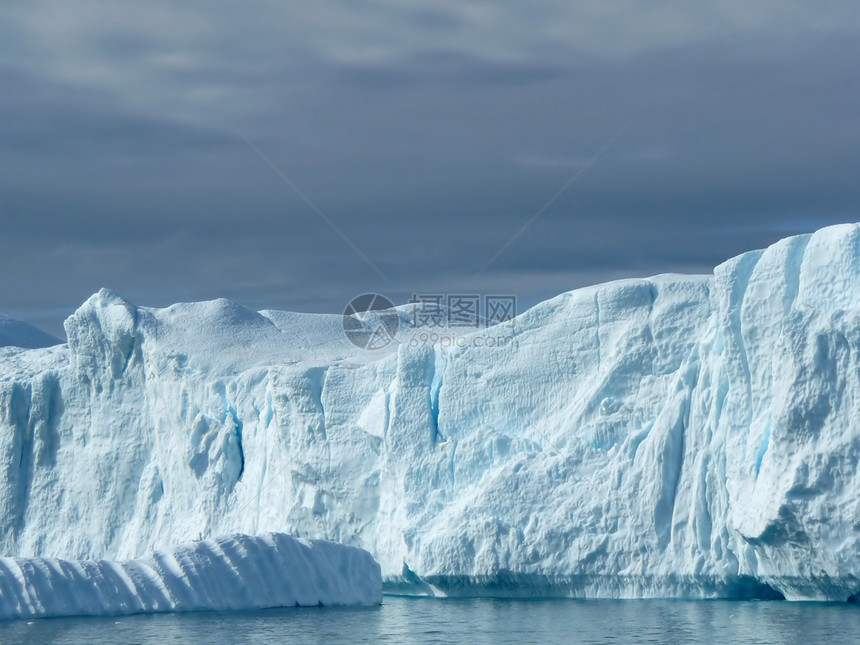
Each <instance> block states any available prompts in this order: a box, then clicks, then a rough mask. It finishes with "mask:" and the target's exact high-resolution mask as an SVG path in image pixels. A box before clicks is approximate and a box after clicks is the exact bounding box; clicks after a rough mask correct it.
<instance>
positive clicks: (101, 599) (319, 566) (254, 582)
mask: <svg viewBox="0 0 860 645" xmlns="http://www.w3.org/2000/svg"><path fill="white" fill-rule="evenodd" d="M381 601H382V578H381V577H380V573H379V565H378V564H377V563H376V562H375V561H374V560H373V558H372V557H371V556H370V554H369V553H367V551H362V550H360V549H355V548H352V547H345V546H342V545H338V544H332V543H330V542H305V541H302V540H296V539H293V538H291V537H290V536H288V535H283V534H280V533H272V534H269V535H260V536H255V537H251V536H247V535H234V536H229V537H222V538H218V539H212V540H202V541H198V542H195V543H193V544H189V545H187V546H183V547H179V548H176V549H173V550H171V551H165V552H156V553H153V554H151V555H150V556H148V557H146V558H143V559H139V560H129V561H126V562H111V561H109V560H100V561H68V560H56V559H45V558H0V619H9V618H31V617H39V618H46V617H56V616H103V615H118V614H135V613H144V612H145V613H152V612H165V611H195V610H201V609H205V610H235V609H268V608H272V607H294V606H296V607H298V606H302V607H307V606H311V605H314V606H315V605H324V606H332V605H378V604H379V603H380V602H381Z"/></svg>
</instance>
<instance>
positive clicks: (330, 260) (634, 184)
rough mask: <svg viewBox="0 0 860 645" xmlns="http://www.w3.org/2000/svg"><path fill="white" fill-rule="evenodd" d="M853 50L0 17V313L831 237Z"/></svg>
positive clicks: (742, 27) (148, 17)
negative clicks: (118, 298) (825, 233)
mask: <svg viewBox="0 0 860 645" xmlns="http://www.w3.org/2000/svg"><path fill="white" fill-rule="evenodd" d="M858 33H860V12H858V11H857V8H856V3H855V2H854V1H853V0H845V1H841V2H822V3H809V2H806V1H797V0H780V1H766V0H761V1H758V2H755V3H752V2H749V1H748V0H737V1H735V0H724V1H721V2H711V3H689V2H685V3H682V2H659V1H657V2H655V1H651V2H642V1H637V2H632V1H615V0H609V1H607V0H604V1H601V2H571V1H570V0H536V1H531V2H520V3H508V2H464V1H457V2H454V1H451V0H434V1H432V2H430V1H427V2H423V1H409V0H407V1H404V0H399V1H397V2H395V1H393V0H375V1H368V2H354V1H347V0H341V1H330V0H323V1H319V0H317V1H315V2H287V1H281V2H271V1H266V2H263V1H258V0H255V1H252V2H247V1H246V2H241V3H240V2H224V1H222V0H205V1H204V0H189V1H186V2H181V3H177V2H173V1H171V2H166V1H163V0H147V1H146V2H137V1H132V0H125V1H122V2H118V1H116V0H111V1H109V2H101V1H94V0H50V1H48V0H26V1H23V0H22V1H18V0H4V2H3V3H2V4H0V224H2V227H0V276H2V281H0V311H4V312H6V313H9V314H12V315H16V316H18V317H20V318H23V319H25V320H27V321H30V322H32V323H34V324H37V325H39V326H41V327H42V328H44V329H47V330H48V331H51V332H54V333H61V321H62V320H63V318H64V317H65V316H66V315H68V314H69V313H70V312H71V311H73V310H74V309H75V308H76V306H77V305H79V304H80V303H81V302H82V301H83V300H84V299H86V298H87V296H89V295H90V294H91V293H93V292H94V291H96V290H98V289H99V288H100V287H102V286H107V287H110V288H112V289H114V290H116V291H118V292H120V293H121V294H123V295H125V296H126V297H128V298H129V299H131V300H132V301H134V302H136V303H138V304H144V305H154V306H163V305H167V304H170V303H172V302H176V301H186V300H203V299H211V298H216V297H221V296H223V297H228V298H232V299H234V300H238V301H239V302H242V303H244V304H246V305H248V306H251V307H253V308H256V309H262V308H278V309H292V310H301V311H328V312H340V311H342V310H343V308H344V306H345V304H346V303H347V302H348V300H349V299H350V298H351V297H352V296H354V295H356V294H358V293H362V292H366V291H378V292H381V293H384V294H386V295H388V296H389V297H391V298H392V299H393V300H395V301H397V302H401V301H405V300H407V299H408V298H409V296H410V294H411V293H413V292H417V293H489V294H496V293H504V294H508V293H512V294H516V295H517V296H518V297H519V301H520V309H522V308H523V307H524V306H527V305H531V304H534V303H535V302H537V301H539V300H541V299H543V298H546V297H549V296H551V295H554V294H556V293H559V292H562V291H567V290H569V289H572V288H575V287H578V286H582V285H585V284H590V283H594V282H599V281H604V280H608V279H613V278H617V277H625V276H642V275H650V274H654V273H661V272H671V271H680V272H708V271H710V270H711V268H712V267H713V266H714V265H715V264H717V263H719V262H720V261H722V260H724V259H726V258H727V257H730V256H732V255H734V254H737V253H739V252H741V251H744V250H747V249H751V248H757V247H761V246H763V245H766V244H769V243H771V242H773V241H775V240H777V239H779V238H780V237H784V236H786V235H789V234H793V233H798V232H806V231H811V230H814V229H816V228H818V227H821V226H824V225H827V224H832V223H836V222H843V221H852V220H857V219H860V181H858V177H857V174H858V168H860V118H858V114H860V66H858V65H857V61H858V60H860V38H858V36H857V34H858ZM625 125H626V126H627V128H626V130H624V131H623V133H622V134H621V135H620V136H618V137H617V138H616V139H615V140H614V141H612V143H611V145H609V147H606V148H605V150H604V151H603V152H602V154H600V155H599V156H598V157H597V158H596V159H595V158H594V157H595V155H596V154H597V153H598V151H600V150H601V149H602V148H604V147H605V146H606V144H607V142H609V141H610V140H612V138H613V137H614V136H615V135H616V134H617V133H618V132H619V131H620V130H621V129H622V128H623V127H624V126H625ZM589 161H593V163H591V164H590V165H589V166H588V167H587V168H586V169H585V171H584V172H581V174H579V176H578V178H577V179H576V180H575V181H574V182H573V183H571V184H570V186H569V187H568V189H567V190H566V191H565V192H564V193H563V194H562V195H561V196H559V197H558V198H557V199H556V200H555V201H554V202H553V203H552V205H551V206H550V207H548V208H547V209H546V210H545V211H544V212H543V213H542V214H541V215H540V217H538V218H537V219H536V220H535V221H534V222H533V223H532V224H531V225H530V226H529V227H528V228H527V229H526V230H525V231H524V232H523V233H522V234H521V235H520V236H519V237H518V238H517V239H516V240H515V241H514V242H513V243H512V244H511V245H510V246H509V247H508V248H507V249H506V250H505V251H504V252H503V253H502V254H501V255H499V256H498V257H497V259H496V260H495V261H494V262H493V263H492V264H491V265H490V266H489V267H488V268H487V269H486V271H484V272H483V273H481V274H479V275H476V274H477V272H478V271H479V270H480V269H481V267H483V266H484V265H485V264H486V263H487V262H488V260H490V259H491V258H492V257H493V256H494V255H495V254H496V253H497V251H498V250H499V249H500V248H501V247H502V246H503V245H504V244H505V243H506V242H507V241H508V240H509V239H510V238H511V237H512V236H513V235H514V234H515V233H517V231H518V230H520V228H521V227H522V226H523V224H524V223H525V222H526V221H528V220H529V219H530V218H531V217H532V216H533V215H534V214H535V213H536V212H538V211H539V209H541V207H542V206H543V205H544V204H545V203H546V202H547V200H549V199H550V198H551V197H553V195H554V194H556V192H557V191H558V190H559V188H561V187H562V186H563V185H564V184H565V183H566V182H568V180H570V179H571V178H572V177H573V176H575V175H577V173H580V171H581V170H582V168H583V166H585V165H587V164H589ZM273 168H274V169H273ZM285 178H286V179H285ZM290 183H292V186H291V185H290ZM294 187H295V188H294ZM295 189H298V191H299V192H300V193H301V195H304V197H305V198H306V199H307V200H308V201H310V202H311V203H312V204H313V205H314V206H313V207H312V206H310V205H309V204H308V203H307V202H306V201H305V200H304V199H303V198H302V196H301V195H300V194H299V192H297V191H296V190H295ZM320 213H322V215H323V216H321V215H320ZM326 218H327V219H328V222H326V221H325V220H326ZM329 222H330V223H331V224H333V225H334V227H336V228H337V229H338V230H339V231H340V232H341V233H342V234H343V237H341V236H340V235H339V234H338V233H337V232H335V231H334V230H333V228H332V226H330V224H329ZM343 238H346V239H347V240H349V243H347V242H346V241H345V240H344V239H343ZM356 249H358V251H359V252H357V251H356ZM362 256H364V257H362Z"/></svg>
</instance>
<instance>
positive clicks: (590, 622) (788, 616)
mask: <svg viewBox="0 0 860 645" xmlns="http://www.w3.org/2000/svg"><path fill="white" fill-rule="evenodd" d="M858 638H860V606H857V605H848V604H826V603H789V602H727V601H726V602H724V601H701V600H699V601H679V600H490V599H474V600H448V599H430V598H420V599H418V598H399V597H386V598H385V601H384V603H383V604H382V606H381V607H377V608H372V609H336V608H326V607H313V608H290V609H272V610H265V611H254V612H226V613H224V612H221V613H214V612H200V613H190V614H160V615H145V616H122V617H111V618H53V619H42V620H31V621H13V622H6V623H0V643H3V644H7V645H8V644H10V643H75V644H78V643H88V644H90V645H101V644H107V643H124V644H129V645H130V644H132V643H157V644H158V645H169V644H171V643H207V644H208V645H219V644H222V643H224V644H228V643H229V644H233V643H260V644H262V643H327V644H337V643H390V644H392V645H394V644H400V643H470V644H471V643H493V644H499V643H517V644H520V643H540V645H556V644H559V645H560V644H562V643H564V644H566V645H567V644H569V643H629V642H643V643H656V644H661V643H666V644H667V645H669V644H671V645H676V644H678V643H732V642H743V643H751V642H755V643H760V644H764V643H775V644H776V643H778V644H780V645H782V644H784V643H803V644H804V645H812V644H813V643H820V642H826V643H829V644H831V645H835V644H836V643H853V642H857V640H858Z"/></svg>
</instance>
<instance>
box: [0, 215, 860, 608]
mask: <svg viewBox="0 0 860 645" xmlns="http://www.w3.org/2000/svg"><path fill="white" fill-rule="evenodd" d="M66 332H67V336H68V345H63V346H60V347H53V348H48V349H40V350H29V351H24V350H17V349H9V348H6V349H0V361H2V362H1V363H0V364H2V367H0V504H2V509H0V546H2V552H3V553H5V554H16V555H21V556H37V555H51V556H62V557H70V558H102V557H107V558H128V557H133V556H135V555H137V554H139V553H142V552H144V551H145V550H146V549H149V548H154V547H163V546H166V545H169V544H172V543H177V542H181V541H184V540H188V539H191V538H195V537H197V536H198V535H201V534H202V535H203V536H210V535H218V534H223V533H229V532H233V531H238V532H243V533H257V532H260V531H286V532H289V533H292V534H298V535H302V536H310V537H315V538H325V539H330V540H335V541H339V542H345V543H347V544H352V545H357V546H361V547H364V548H366V549H368V550H369V551H370V552H371V553H373V555H374V556H375V557H376V558H377V560H378V561H379V562H380V563H381V565H382V571H383V575H384V576H385V577H386V579H387V581H388V584H389V585H390V586H389V588H390V589H402V590H412V591H424V592H428V593H447V594H470V593H489V594H495V595H508V594H513V595H516V594H543V595H585V596H692V597H716V596H722V597H746V596H750V595H752V596H756V595H765V596H767V595H778V594H782V595H784V596H785V597H787V598H797V599H801V598H810V599H813V598H819V599H842V600H844V599H846V598H848V597H849V596H851V595H853V594H856V593H857V592H858V590H860V541H858V540H860V515H858V494H857V493H858V491H860V488H858V485H860V484H858V481H860V480H858V474H857V465H858V457H860V425H858V419H860V226H858V225H842V226H837V227H830V228H827V229H823V230H821V231H818V232H816V233H815V234H813V235H807V236H800V237H792V238H788V239H786V240H783V241H781V242H779V243H777V244H775V245H773V246H772V247H770V248H768V249H766V250H764V251H755V252H751V253H746V254H744V255H741V256H739V257H736V258H734V259H732V260H730V261H728V262H726V263H724V264H722V265H720V266H719V267H717V268H716V269H715V271H714V274H713V276H701V277H690V276H679V275H666V276H658V277H655V278H651V279H643V280H624V281H619V282H613V283H609V284H604V285H599V286H595V287H592V288H587V289H579V290H576V291H572V292H570V293H565V294H562V295H560V296H558V297H556V298H553V299H551V300H548V301H546V302H544V303H542V304H539V305H537V306H536V307H534V308H532V309H531V310H529V311H527V312H525V313H523V314H522V315H520V316H519V317H518V318H517V319H516V321H515V324H514V325H513V326H512V327H510V328H507V327H506V328H504V329H490V330H482V331H479V332H475V333H474V334H473V335H472V336H471V337H469V338H470V342H468V343H464V346H462V347H460V346H455V347H448V348H443V347H441V346H436V347H432V346H430V347H428V346H421V344H420V343H418V345H419V346H417V347H416V346H413V345H415V343H409V342H402V343H401V344H400V346H399V347H397V348H396V351H393V352H390V353H388V354H385V353H379V352H377V353H364V352H361V351H359V350H357V349H355V348H354V347H352V346H351V345H350V344H349V343H348V342H347V341H346V340H345V339H344V338H343V334H342V332H341V329H340V319H339V316H322V315H308V314H290V313H285V312H267V311H264V312H253V311H250V310H248V309H246V308H244V307H241V306H239V305H237V304H235V303H231V302H229V301H225V300H219V301H214V302H209V303H195V304H184V305H174V306H172V307H169V308H166V309H148V308H143V307H136V306H134V305H132V304H131V303H129V302H127V301H125V300H123V299H122V298H121V297H119V296H117V295H116V294H114V293H112V292H110V291H107V290H103V291H101V292H100V293H98V294H96V295H94V296H93V297H91V298H90V299H89V300H88V301H87V302H86V303H84V305H83V306H82V307H81V308H80V309H79V310H78V311H77V312H76V313H75V314H74V315H72V316H71V317H70V318H69V319H68V320H67V321H66ZM499 334H504V335H506V338H507V339H508V340H509V341H510V342H503V343H490V342H471V341H474V340H475V339H478V340H481V339H483V340H485V341H486V340H487V339H490V338H493V337H498V335H499ZM490 345H494V346H490Z"/></svg>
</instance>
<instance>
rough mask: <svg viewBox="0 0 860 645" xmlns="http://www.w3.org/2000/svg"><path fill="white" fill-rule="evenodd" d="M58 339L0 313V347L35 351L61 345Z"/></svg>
mask: <svg viewBox="0 0 860 645" xmlns="http://www.w3.org/2000/svg"><path fill="white" fill-rule="evenodd" d="M62 342H63V341H61V340H60V339H59V338H55V337H54V336H51V335H50V334H46V333H45V332H43V331H42V330H41V329H39V328H37V327H33V326H32V325H28V324H27V323H25V322H23V321H21V320H18V319H17V318H12V317H11V316H7V315H6V314H2V313H0V347H10V346H11V347H24V348H26V349H37V348H39V347H50V346H51V345H59V344H60V343H62Z"/></svg>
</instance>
